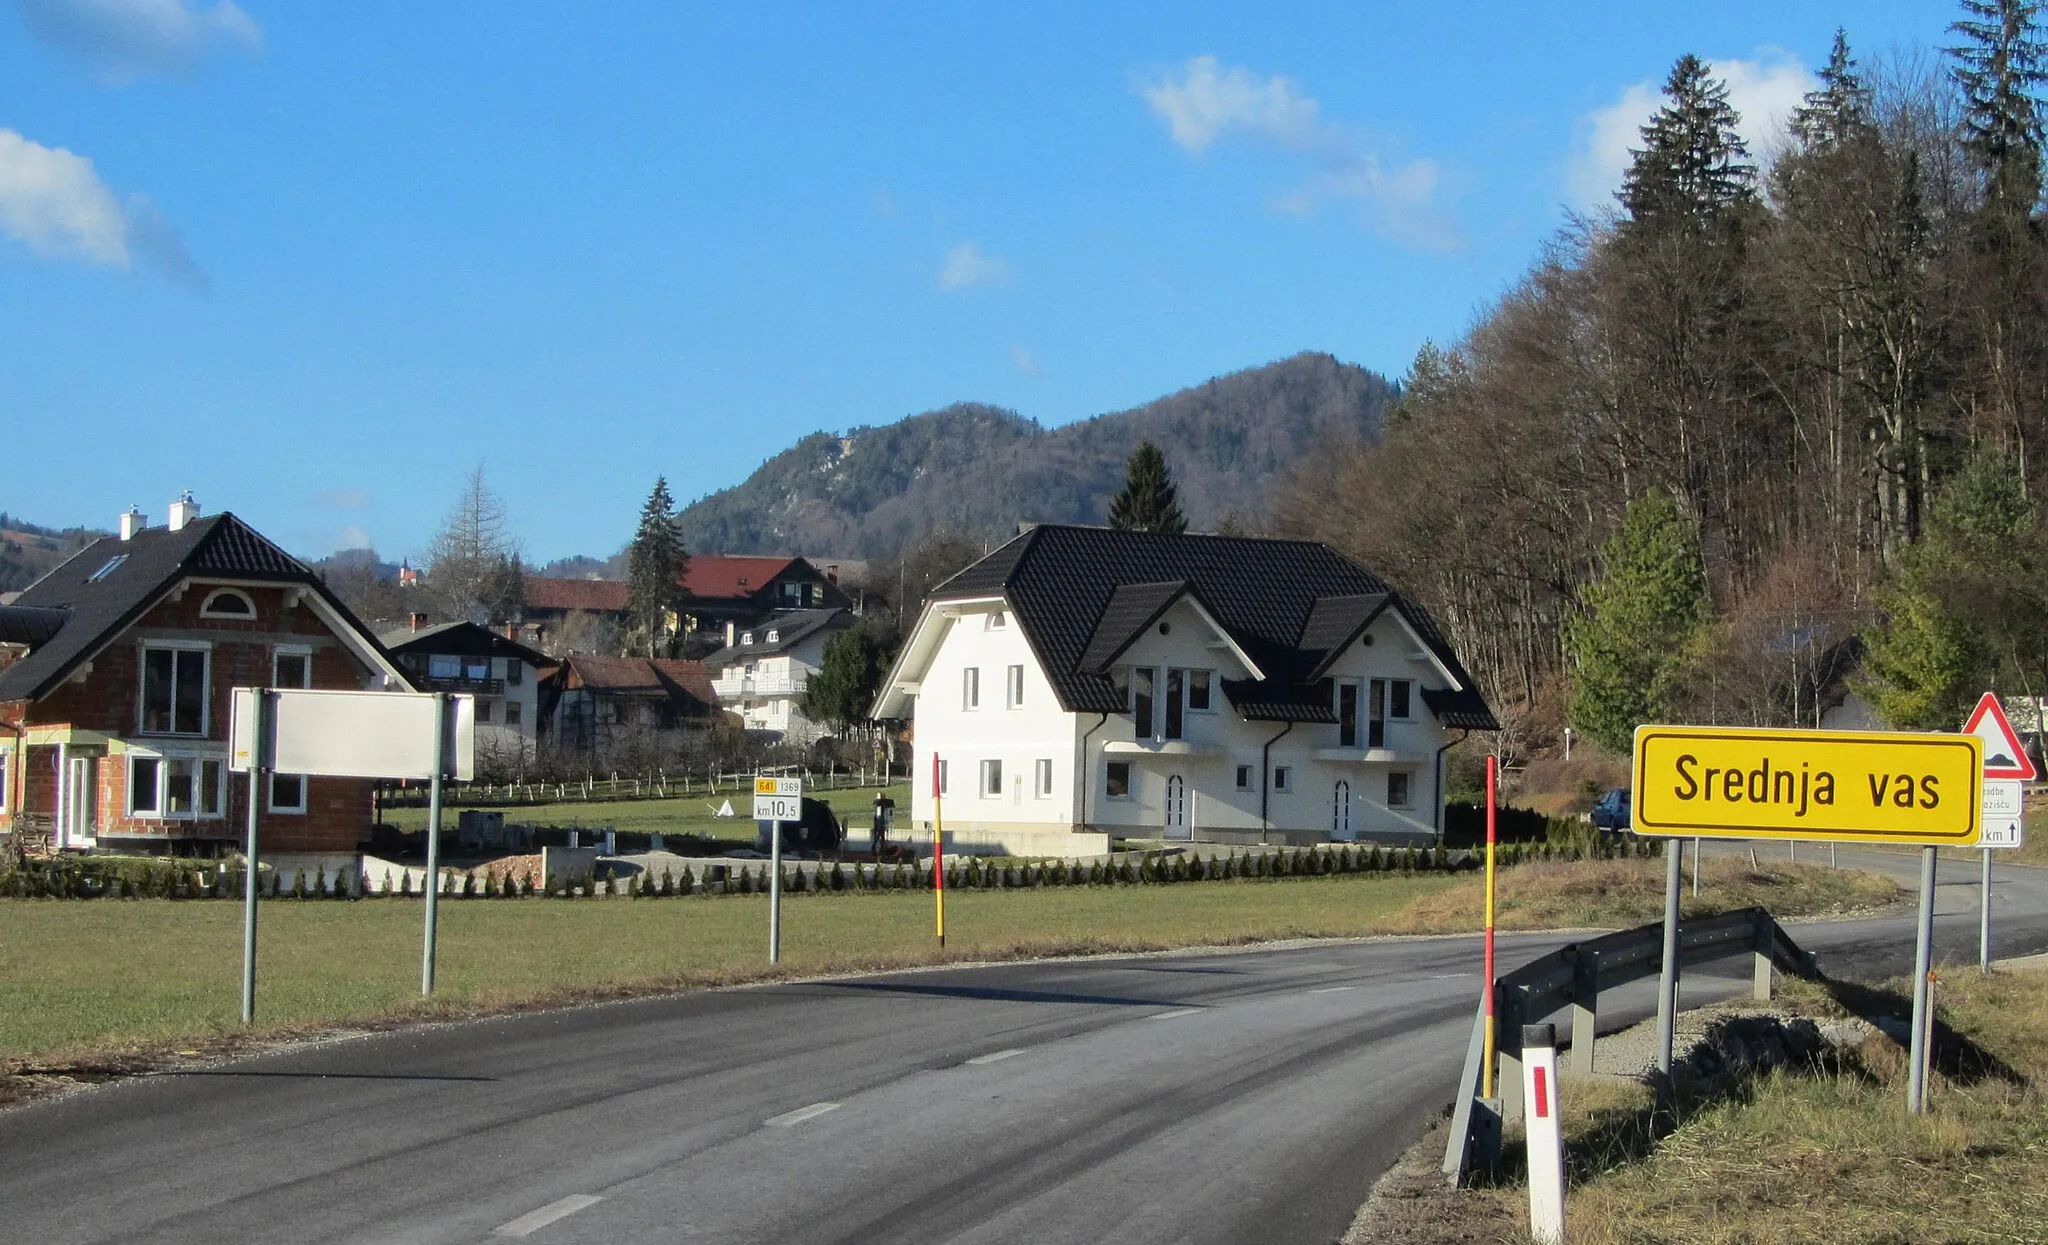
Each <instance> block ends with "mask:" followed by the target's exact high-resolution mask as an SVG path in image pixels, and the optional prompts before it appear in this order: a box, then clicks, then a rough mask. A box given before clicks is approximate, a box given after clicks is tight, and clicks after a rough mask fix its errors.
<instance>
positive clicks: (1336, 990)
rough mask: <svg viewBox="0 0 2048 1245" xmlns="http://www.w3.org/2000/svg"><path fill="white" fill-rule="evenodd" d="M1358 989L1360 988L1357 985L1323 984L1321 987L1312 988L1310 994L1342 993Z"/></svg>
mask: <svg viewBox="0 0 2048 1245" xmlns="http://www.w3.org/2000/svg"><path fill="white" fill-rule="evenodd" d="M1356 989H1358V987H1357V986H1323V987H1320V988H1319V989H1315V990H1311V991H1309V993H1310V994H1340V993H1342V992H1343V991H1346V990H1356Z"/></svg>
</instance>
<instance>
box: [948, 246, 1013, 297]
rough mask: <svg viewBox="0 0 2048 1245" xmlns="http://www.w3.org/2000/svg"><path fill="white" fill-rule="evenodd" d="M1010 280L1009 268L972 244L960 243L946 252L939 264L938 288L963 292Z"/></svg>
mask: <svg viewBox="0 0 2048 1245" xmlns="http://www.w3.org/2000/svg"><path fill="white" fill-rule="evenodd" d="M1009 279H1010V266H1009V265H1008V264H1007V263H1004V262H1003V261H1002V260H1001V259H999V258H997V257H996V256H994V255H988V254H985V253H983V251H982V249H981V248H980V247H978V246H976V245H974V244H973V243H972V242H962V243H959V244H957V245H955V246H954V247H953V248H952V249H951V250H948V251H947V252H946V255H945V258H944V259H942V260H941V261H940V262H939V288H940V289H945V290H965V289H971V288H973V287H974V286H977V285H1000V284H1002V283H1003V282H1005V281H1008V280H1009Z"/></svg>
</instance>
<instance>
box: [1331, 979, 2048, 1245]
mask: <svg viewBox="0 0 2048 1245" xmlns="http://www.w3.org/2000/svg"><path fill="white" fill-rule="evenodd" d="M1907 988H1908V986H1907V983H1905V982H1903V981H1896V982H1891V983H1888V984H1887V985H1885V986H1882V987H1864V986H1856V985H1852V984H1843V983H1830V984H1829V985H1827V986H1826V987H1820V986H1814V985H1809V984H1805V983H1794V984H1792V985H1791V986H1790V987H1789V988H1788V989H1787V991H1786V996H1785V999H1784V1003H1785V1005H1786V1006H1788V1007H1789V1008H1790V1009H1792V1010H1793V1011H1796V1012H1798V1013H1801V1014H1805V1015H1808V1016H1811V1017H1813V1018H1814V1019H1816V1020H1817V1021H1819V1022H1820V1023H1823V1024H1840V1023H1841V1022H1842V1021H1844V1020H1845V1019H1846V1018H1848V1017H1850V1016H1851V1015H1852V1014H1860V1015H1863V1016H1866V1017H1867V1016H1877V1017H1881V1018H1885V1019H1887V1020H1889V1019H1891V1018H1896V1017H1900V1016H1903V1015H1904V1014H1905V1013H1906V1012H1907V1011H1908V1009H1909V1001H1908V998H1907V996H1906V993H1905V991H1906V989H1907ZM1937 1026H1938V1028H1937V1040H1936V1048H1935V1055H1934V1062H1935V1067H1936V1071H1935V1075H1934V1077H1933V1082H1932V1089H1931V1103H1932V1110H1931V1111H1930V1113H1929V1114H1927V1115H1924V1116H1919V1117H1915V1116H1909V1115H1907V1114H1906V1109H1905V1085H1904V1075H1905V1058H1904V1052H1903V1051H1902V1050H1901V1049H1900V1047H1899V1045H1898V1043H1897V1042H1895V1041H1893V1040H1892V1039H1891V1038H1890V1037H1887V1036H1885V1035H1884V1033H1883V1032H1881V1031H1880V1032H1876V1033H1872V1034H1871V1035H1870V1036H1868V1037H1866V1038H1864V1039H1863V1040H1862V1041H1861V1043H1860V1044H1859V1045H1855V1046H1850V1047H1846V1048H1836V1049H1835V1050H1834V1051H1832V1052H1831V1053H1830V1054H1828V1055H1826V1056H1824V1057H1822V1058H1821V1059H1819V1060H1816V1061H1813V1062H1811V1063H1809V1064H1807V1065H1805V1066H1796V1067H1787V1068H1783V1069H1779V1070H1776V1071H1773V1072H1769V1073H1766V1074H1764V1075H1762V1076H1760V1077H1756V1078H1754V1079H1748V1080H1737V1081H1734V1082H1731V1083H1725V1084H1721V1085H1718V1086H1713V1087H1708V1088H1700V1087H1694V1089H1692V1090H1690V1091H1688V1092H1683V1093H1681V1095H1680V1099H1679V1102H1678V1104H1677V1107H1676V1109H1675V1110H1674V1111H1662V1110H1659V1109H1657V1108H1656V1105H1655V1102H1654V1098H1653V1095H1652V1094H1651V1092H1650V1090H1649V1089H1648V1088H1647V1087H1644V1086H1641V1085H1635V1084H1631V1083H1624V1082H1616V1081H1614V1080H1612V1079H1605V1080H1600V1081H1595V1082H1588V1081H1584V1080H1581V1079H1579V1078H1574V1077H1569V1076H1568V1077H1567V1078H1566V1079H1565V1084H1564V1085H1563V1086H1562V1087H1561V1089H1560V1098H1561V1100H1562V1105H1563V1107H1564V1122H1565V1133H1566V1145H1567V1150H1568V1152H1569V1159H1568V1162H1569V1167H1570V1180H1571V1189H1570V1192H1569V1194H1568V1196H1567V1202H1566V1219H1567V1228H1568V1232H1569V1236H1570V1240H1571V1241H1572V1242H1573V1245H1648V1243H1650V1242H1657V1243H1660V1245H1663V1243H1668V1245H1806V1243H1808V1242H1814V1241H1828V1242H1840V1243H1844V1245H1848V1243H1863V1242H1868V1243H1871V1245H1876V1243H1885V1245H1893V1243H1896V1245H1907V1243H1918V1242H1959V1243H1960V1242H1970V1243H1977V1242H1983V1243H1986V1245H1989V1243H1993V1242H2000V1243H2013V1245H2017V1243H2020V1242H2028V1243H2038V1242H2041V1241H2043V1240H2048V1177H2044V1176H2043V1174H2042V1168H2043V1164H2044V1163H2048V1091H2044V1088H2043V1086H2044V1084H2048V973H2044V972H2041V971H2028V972H2000V973H1994V974H1992V975H1991V976H1989V977H1985V976H1980V975H1979V974H1977V973H1975V972H1970V971H1962V972H1957V973H1956V974H1955V975H1954V976H1953V977H1951V978H1949V979H1946V980H1944V981H1943V982H1942V983H1941V986H1940V1000H1939V1007H1938V1012H1937ZM1441 1154H1442V1137H1441V1134H1439V1135H1438V1136H1437V1147H1436V1149H1435V1151H1434V1155H1435V1156H1436V1157H1440V1156H1441ZM1428 1157H1429V1156H1426V1155H1420V1154H1418V1155H1415V1156H1413V1157H1412V1158H1411V1160H1410V1164H1411V1166H1414V1167H1416V1168H1418V1170H1419V1169H1420V1167H1421V1166H1422V1163H1423V1161H1424V1159H1425V1158H1428ZM1526 1199H1527V1193H1526V1191H1525V1190H1524V1189H1523V1188H1522V1187H1520V1184H1519V1176H1517V1175H1516V1174H1515V1173H1513V1172H1509V1173H1507V1183H1506V1186H1505V1187H1498V1188H1490V1189H1484V1188H1483V1189H1477V1190H1472V1191H1467V1192H1463V1193H1455V1194H1453V1193H1445V1192H1442V1191H1441V1187H1440V1185H1439V1186H1438V1187H1437V1188H1436V1189H1430V1188H1428V1187H1427V1186H1426V1184H1425V1183H1423V1182H1422V1179H1421V1177H1420V1176H1419V1175H1418V1177H1417V1178H1416V1183H1415V1185H1414V1192H1413V1195H1412V1197H1411V1199H1410V1204H1408V1205H1404V1206H1402V1207H1400V1208H1399V1209H1400V1211H1401V1213H1402V1214H1403V1215H1404V1217H1405V1220H1406V1223H1405V1226H1404V1228H1403V1235H1402V1237H1401V1239H1404V1240H1407V1241H1410V1242H1413V1243H1414V1245H1450V1243H1451V1242H1466V1241H1477V1240H1489V1241H1502V1242H1520V1241H1523V1240H1525V1239H1526V1237H1525V1236H1524V1235H1523V1233H1522V1228H1523V1225H1525V1224H1526V1223H1527V1218H1526V1215H1527V1200H1526ZM1425 1207H1426V1208H1427V1209H1426V1212H1425V1211H1424V1209H1423V1208H1425ZM1350 1239H1352V1240H1353V1241H1367V1240H1379V1239H1392V1238H1384V1237H1375V1236H1372V1235H1369V1232H1368V1229H1367V1228H1366V1227H1365V1226H1364V1225H1363V1222H1362V1226H1361V1229H1360V1231H1359V1232H1358V1233H1357V1234H1355V1235H1354V1236H1353V1237H1352V1238H1350Z"/></svg>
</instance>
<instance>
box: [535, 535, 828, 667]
mask: <svg viewBox="0 0 2048 1245" xmlns="http://www.w3.org/2000/svg"><path fill="white" fill-rule="evenodd" d="M681 582H682V588H683V601H682V611H681V612H682V617H681V618H680V619H679V620H678V623H679V625H680V626H681V628H682V629H683V631H684V632H685V633H686V645H685V647H686V650H687V651H693V652H700V653H701V652H708V651H710V650H713V649H717V648H721V647H724V646H727V645H729V644H732V643H733V642H734V640H735V637H736V635H737V633H738V632H739V631H741V630H744V629H746V628H749V627H755V626H759V625H760V624H762V623H765V622H767V621H768V620H769V619H770V618H772V617H774V616H775V615H776V614H777V613H780V612H782V611H785V610H816V609H847V608H850V607H851V606H852V605H853V601H852V599H851V598H849V597H848V596H847V595H846V593H845V592H843V591H841V590H840V588H839V585H838V584H837V583H836V582H835V581H834V578H833V577H832V576H830V575H827V574H826V573H825V572H823V571H820V570H819V569H818V568H817V567H816V566H813V565H812V564H811V563H810V562H809V561H807V560H806V559H803V558H784V557H766V558H757V557H725V556H722V555H714V554H694V555H692V556H691V558H690V560H689V563H688V564H687V565H686V566H685V567H684V569H683V574H682V580H681ZM627 591H628V590H627V586H626V585H625V584H623V583H621V582H619V581H617V580H604V579H544V578H540V577H538V576H531V575H530V576H528V577H527V578H526V581H525V590H524V596H523V597H522V599H521V600H522V611H521V626H522V638H523V639H525V641H526V642H527V643H528V644H531V645H533V646H534V647H536V648H539V649H542V650H544V651H553V650H554V648H555V646H556V644H557V642H559V641H560V639H561V637H562V636H563V635H564V633H565V632H568V631H570V630H572V628H571V625H570V624H571V620H572V619H573V618H574V617H575V616H577V615H579V614H580V615H585V616H589V617H593V618H601V619H604V620H605V621H607V622H610V623H611V624H613V625H614V626H620V627H622V626H623V624H624V622H625V617H626V597H627Z"/></svg>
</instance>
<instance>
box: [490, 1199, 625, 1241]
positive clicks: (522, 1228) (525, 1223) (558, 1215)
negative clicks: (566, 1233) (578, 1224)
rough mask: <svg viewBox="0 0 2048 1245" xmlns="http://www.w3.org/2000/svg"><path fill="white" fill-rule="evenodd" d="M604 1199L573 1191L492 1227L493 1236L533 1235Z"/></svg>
mask: <svg viewBox="0 0 2048 1245" xmlns="http://www.w3.org/2000/svg"><path fill="white" fill-rule="evenodd" d="M602 1201H604V1199H603V1198H601V1197H592V1196H591V1195H590V1194H588V1193H571V1194H570V1195H569V1196H568V1197H565V1198H561V1199H560V1200H558V1201H553V1202H549V1203H548V1204H547V1205H546V1206H543V1207H541V1208H540V1209H539V1210H530V1211H527V1212H526V1213H525V1214H523V1215H521V1216H519V1218H517V1219H514V1220H512V1221H511V1222H510V1223H501V1224H499V1225H498V1226H497V1227H495V1228H492V1229H491V1235H492V1236H532V1235H533V1234H534V1233H536V1232H538V1231H540V1230H541V1229H542V1228H545V1227H547V1226H548V1225H549V1224H551V1223H553V1222H554V1221H555V1220H557V1219H567V1218H568V1217H569V1216H571V1215H573V1214H575V1213H576V1212H577V1211H579V1210H582V1209H584V1208H585V1207H589V1206H595V1205H597V1204H598V1203H599V1202H602Z"/></svg>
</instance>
